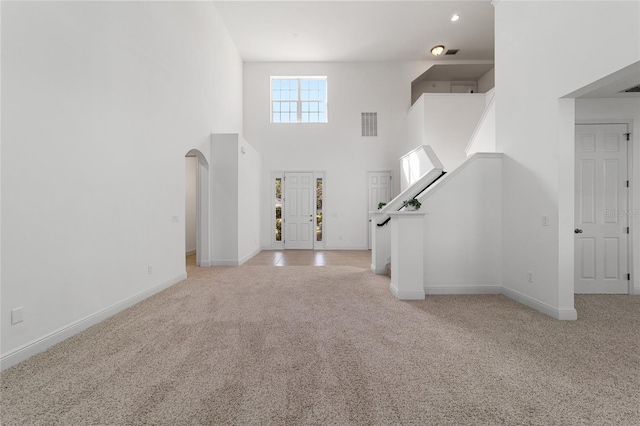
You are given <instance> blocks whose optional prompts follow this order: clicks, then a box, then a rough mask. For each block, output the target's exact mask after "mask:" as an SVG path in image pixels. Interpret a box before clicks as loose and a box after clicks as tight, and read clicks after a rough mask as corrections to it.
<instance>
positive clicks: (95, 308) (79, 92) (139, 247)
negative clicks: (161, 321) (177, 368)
mask: <svg viewBox="0 0 640 426" xmlns="http://www.w3.org/2000/svg"><path fill="white" fill-rule="evenodd" d="M1 28H2V240H1V241H2V265H1V271H2V277H1V279H2V289H1V299H2V302H1V303H2V305H1V309H2V317H1V318H2V325H1V332H0V335H1V338H2V340H1V346H2V356H3V367H6V366H7V365H8V363H9V362H13V360H19V359H20V358H21V357H22V358H24V357H25V356H28V355H29V354H31V353H34V352H37V351H39V350H42V349H44V348H46V346H48V345H50V344H52V343H55V342H56V341H59V340H62V339H63V338H64V337H66V336H68V335H69V334H73V333H74V332H77V331H79V330H80V329H82V328H84V327H86V326H88V325H91V324H92V323H95V322H97V321H99V320H100V319H101V318H104V317H105V315H107V316H108V315H110V314H112V313H114V312H116V311H117V310H120V309H123V308H124V307H126V306H127V305H128V304H131V303H133V302H135V301H136V300H139V299H140V298H142V297H146V296H148V295H149V294H151V293H153V292H155V291H158V290H159V289H161V288H164V287H165V286H167V285H171V284H173V283H175V282H177V281H179V280H181V279H183V278H184V277H185V260H184V246H185V226H184V211H185V163H184V156H185V153H186V152H187V151H189V150H190V149H192V148H195V149H198V150H200V151H201V152H202V153H204V155H205V156H209V155H210V143H209V135H210V133H211V132H214V131H217V132H236V133H237V132H241V130H242V67H243V64H242V61H241V59H240V57H239V55H238V52H237V50H236V48H235V46H234V45H233V43H232V42H231V40H230V38H229V36H228V34H227V32H226V30H225V28H224V26H223V25H222V23H221V21H220V18H219V16H218V14H217V12H216V9H215V6H214V5H213V4H212V3H198V2H175V3H169V2H89V3H87V2H64V3H63V2H39V3H33V2H15V3H14V2H3V4H2V26H1ZM18 307H23V309H24V321H23V322H21V323H19V324H16V325H11V324H10V311H11V310H12V309H14V308H18ZM9 355H11V357H9ZM14 355H15V356H14Z"/></svg>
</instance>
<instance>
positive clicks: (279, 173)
mask: <svg viewBox="0 0 640 426" xmlns="http://www.w3.org/2000/svg"><path fill="white" fill-rule="evenodd" d="M286 173H313V181H314V186H315V182H316V181H317V179H322V210H323V212H322V216H323V220H322V241H317V239H316V235H315V232H314V235H313V250H323V249H324V247H325V241H326V240H327V237H326V219H327V215H326V205H327V198H326V193H327V179H326V173H325V172H324V171H323V170H313V171H309V170H273V171H271V183H270V184H269V187H270V188H271V189H270V192H269V198H268V199H269V212H270V213H269V217H270V218H271V222H270V225H269V233H270V234H271V238H270V241H271V249H272V250H285V241H286V232H285V227H284V226H283V227H282V231H281V232H282V234H281V235H282V238H281V240H280V241H276V235H275V234H276V232H275V230H276V210H275V206H274V204H273V203H274V200H275V192H276V179H282V183H281V185H282V187H281V188H282V194H283V200H282V217H283V218H284V217H285V209H286V201H285V199H284V193H285V187H286V183H285V180H284V176H285V174H286ZM314 205H315V203H314ZM317 226H318V219H317V216H316V215H315V214H314V215H313V229H314V230H315V229H316V227H317Z"/></svg>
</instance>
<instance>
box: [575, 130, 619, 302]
mask: <svg viewBox="0 0 640 426" xmlns="http://www.w3.org/2000/svg"><path fill="white" fill-rule="evenodd" d="M626 132H627V125H626V124H597V125H595V124H588V125H586V124H585V125H577V126H576V133H575V134H576V138H575V139H576V150H575V161H576V170H575V173H576V180H575V184H576V192H575V228H576V229H575V231H574V232H575V292H576V293H601V294H628V293H629V280H628V273H629V267H628V265H629V258H628V253H629V247H628V244H629V234H628V226H629V220H628V215H627V213H628V211H629V210H628V191H627V182H628V179H629V177H628V163H627V161H628V158H627V156H628V152H627V151H628V148H627V139H626V135H625V134H626Z"/></svg>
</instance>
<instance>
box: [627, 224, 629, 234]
mask: <svg viewBox="0 0 640 426" xmlns="http://www.w3.org/2000/svg"><path fill="white" fill-rule="evenodd" d="M628 233H629V227H628V226H627V234H628Z"/></svg>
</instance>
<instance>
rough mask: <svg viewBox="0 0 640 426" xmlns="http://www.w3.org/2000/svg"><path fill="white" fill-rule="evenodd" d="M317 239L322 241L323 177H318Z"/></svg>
mask: <svg viewBox="0 0 640 426" xmlns="http://www.w3.org/2000/svg"><path fill="white" fill-rule="evenodd" d="M316 241H322V178H317V179H316Z"/></svg>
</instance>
